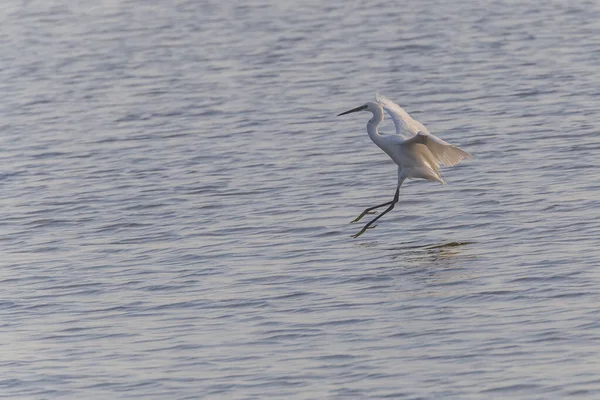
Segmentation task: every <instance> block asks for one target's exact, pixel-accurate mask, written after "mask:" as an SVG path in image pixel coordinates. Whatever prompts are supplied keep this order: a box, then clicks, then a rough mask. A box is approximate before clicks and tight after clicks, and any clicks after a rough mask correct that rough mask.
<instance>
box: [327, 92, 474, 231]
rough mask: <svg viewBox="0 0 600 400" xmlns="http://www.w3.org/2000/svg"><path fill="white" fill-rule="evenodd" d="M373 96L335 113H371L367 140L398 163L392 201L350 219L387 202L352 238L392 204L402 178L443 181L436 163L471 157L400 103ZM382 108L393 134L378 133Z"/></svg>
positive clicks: (455, 162)
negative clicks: (440, 136) (428, 126)
mask: <svg viewBox="0 0 600 400" xmlns="http://www.w3.org/2000/svg"><path fill="white" fill-rule="evenodd" d="M375 99H376V102H368V103H366V104H364V105H362V106H360V107H357V108H354V109H352V110H349V111H346V112H343V113H341V114H338V116H340V115H345V114H350V113H353V112H358V111H368V112H371V113H373V118H371V119H370V120H369V122H368V123H367V133H368V134H369V137H370V138H371V140H372V141H373V142H374V143H375V144H376V145H377V146H379V147H380V148H381V150H383V151H385V152H386V153H387V155H388V156H390V157H391V159H392V160H393V161H394V162H395V163H396V164H397V165H398V186H397V187H396V194H395V195H394V199H393V200H392V201H388V202H386V203H383V204H379V205H377V206H374V207H369V208H367V209H366V210H365V211H363V212H362V213H361V214H360V215H359V216H358V217H357V218H356V219H355V220H353V221H352V222H353V223H354V222H358V221H360V220H361V218H362V217H364V216H365V215H366V214H369V213H372V211H373V210H375V209H376V208H380V207H384V206H388V208H387V209H386V210H385V211H384V212H382V213H381V214H379V215H378V216H377V217H375V218H374V219H373V220H371V221H370V222H369V223H368V224H366V225H365V226H364V228H362V229H361V230H360V232H358V233H357V234H356V235H353V237H355V238H356V237H359V236H360V235H362V234H363V233H364V232H365V231H366V230H367V229H369V228H371V227H372V225H373V223H375V221H377V220H378V219H379V218H381V217H383V216H384V215H385V214H387V213H388V212H390V211H391V210H392V209H393V208H394V205H395V204H396V203H397V202H398V197H399V194H400V186H402V183H403V182H404V180H406V179H426V180H428V181H435V182H439V183H441V184H443V185H445V184H446V182H444V180H443V179H442V176H441V175H440V165H445V166H452V165H456V164H458V163H459V162H460V161H461V160H463V159H469V158H471V155H470V154H469V153H467V152H466V151H464V150H461V149H459V148H458V147H456V146H453V145H451V144H450V143H447V142H445V141H443V140H442V139H440V138H438V137H436V136H435V135H432V134H431V133H429V131H428V130H427V128H425V126H424V125H423V124H422V123H420V122H419V121H417V120H415V119H413V118H412V117H411V116H410V115H408V113H407V112H406V111H404V109H402V107H400V106H399V105H398V104H396V103H394V102H393V101H391V100H390V99H388V98H386V97H384V96H381V95H379V94H377V95H376V96H375ZM383 110H385V111H387V112H388V114H390V116H391V117H392V120H393V121H394V125H395V126H396V135H381V134H380V133H379V131H378V130H377V127H378V126H379V124H380V123H381V121H383ZM374 227H375V226H373V228H374Z"/></svg>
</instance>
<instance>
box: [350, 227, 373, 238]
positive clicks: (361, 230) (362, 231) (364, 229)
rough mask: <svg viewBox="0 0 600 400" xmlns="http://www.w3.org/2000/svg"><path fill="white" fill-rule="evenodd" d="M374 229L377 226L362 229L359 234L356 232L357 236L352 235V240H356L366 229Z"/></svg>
mask: <svg viewBox="0 0 600 400" xmlns="http://www.w3.org/2000/svg"><path fill="white" fill-rule="evenodd" d="M376 227H377V225H373V226H365V227H364V228H362V229H361V230H360V232H358V233H357V234H355V235H352V237H353V238H354V239H356V238H357V237H359V236H360V235H362V234H363V233H365V232H366V231H367V229H373V228H376Z"/></svg>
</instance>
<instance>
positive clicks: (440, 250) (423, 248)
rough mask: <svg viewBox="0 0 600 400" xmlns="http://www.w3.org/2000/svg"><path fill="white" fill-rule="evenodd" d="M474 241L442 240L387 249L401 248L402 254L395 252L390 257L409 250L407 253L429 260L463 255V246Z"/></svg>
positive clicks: (400, 255) (404, 253)
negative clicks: (441, 241)
mask: <svg viewBox="0 0 600 400" xmlns="http://www.w3.org/2000/svg"><path fill="white" fill-rule="evenodd" d="M474 243H475V242H444V243H438V244H426V245H419V246H410V247H403V248H401V249H396V248H395V249H389V250H394V251H397V250H402V251H403V252H402V254H396V255H393V256H392V259H394V260H395V259H397V258H399V257H403V258H405V257H406V255H407V254H406V250H409V254H411V255H412V256H414V257H415V258H419V259H427V260H430V261H438V260H449V259H452V258H455V257H458V256H464V255H465V254H464V252H461V250H464V246H467V245H470V244H474Z"/></svg>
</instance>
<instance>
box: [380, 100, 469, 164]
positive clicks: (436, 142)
mask: <svg viewBox="0 0 600 400" xmlns="http://www.w3.org/2000/svg"><path fill="white" fill-rule="evenodd" d="M375 100H377V102H378V103H379V104H381V107H383V109H384V110H385V111H387V112H388V114H390V116H391V117H392V120H393V121H394V125H395V126H396V133H397V134H398V135H401V136H405V137H408V139H407V140H405V141H404V143H403V146H411V145H413V144H424V145H425V146H427V148H428V149H429V151H431V154H432V155H433V157H434V158H435V160H436V162H437V163H438V164H443V165H445V166H448V167H450V166H452V165H456V164H458V163H459V162H460V161H461V160H463V159H465V158H466V159H470V158H472V156H471V155H470V154H469V153H467V152H466V151H464V150H461V149H459V148H458V147H456V146H453V145H451V144H450V143H448V142H445V141H443V140H442V139H440V138H439V137H437V136H435V135H432V134H431V133H429V131H428V130H427V128H425V126H424V125H423V124H422V123H420V122H419V121H417V120H415V119H413V118H412V117H411V116H410V115H409V114H408V113H407V112H406V111H404V109H403V108H402V107H400V106H399V105H398V104H396V103H394V102H393V101H392V100H390V99H388V98H387V97H385V96H382V95H380V94H379V93H378V94H376V95H375Z"/></svg>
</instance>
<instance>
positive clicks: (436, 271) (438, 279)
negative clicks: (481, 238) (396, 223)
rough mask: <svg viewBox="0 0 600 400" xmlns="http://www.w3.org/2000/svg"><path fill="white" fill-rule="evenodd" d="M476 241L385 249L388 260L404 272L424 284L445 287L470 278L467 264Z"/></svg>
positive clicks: (472, 257)
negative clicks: (471, 247)
mask: <svg viewBox="0 0 600 400" xmlns="http://www.w3.org/2000/svg"><path fill="white" fill-rule="evenodd" d="M474 243H475V242H456V241H454V242H441V243H434V244H425V245H411V246H402V247H394V248H387V249H385V250H386V251H388V252H389V259H390V260H391V261H392V262H393V264H394V266H393V268H395V269H400V270H401V271H402V274H403V275H410V276H412V277H413V278H412V279H413V280H416V281H419V282H421V283H423V284H425V285H426V286H446V285H449V284H455V283H458V282H461V281H465V280H468V279H469V275H470V274H469V273H468V272H467V271H468V270H469V268H468V267H467V264H469V263H470V262H471V261H472V260H474V259H475V255H474V254H473V253H472V252H471V251H470V250H469V245H471V244H474Z"/></svg>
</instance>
